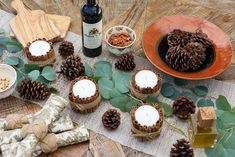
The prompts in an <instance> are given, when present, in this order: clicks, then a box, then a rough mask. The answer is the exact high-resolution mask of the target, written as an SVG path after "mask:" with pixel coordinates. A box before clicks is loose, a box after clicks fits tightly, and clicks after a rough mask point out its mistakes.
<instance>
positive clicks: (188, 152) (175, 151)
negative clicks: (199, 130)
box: [170, 139, 194, 157]
mask: <svg viewBox="0 0 235 157" xmlns="http://www.w3.org/2000/svg"><path fill="white" fill-rule="evenodd" d="M170 157H194V153H193V149H192V148H191V145H190V143H189V142H188V141H187V140H185V139H180V140H177V142H176V143H175V144H173V147H172V148H171V152H170Z"/></svg>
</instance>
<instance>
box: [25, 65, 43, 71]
mask: <svg viewBox="0 0 235 157" xmlns="http://www.w3.org/2000/svg"><path fill="white" fill-rule="evenodd" d="M24 68H25V72H26V73H29V72H31V71H33V70H39V69H40V68H39V66H38V65H36V64H25V65H24Z"/></svg>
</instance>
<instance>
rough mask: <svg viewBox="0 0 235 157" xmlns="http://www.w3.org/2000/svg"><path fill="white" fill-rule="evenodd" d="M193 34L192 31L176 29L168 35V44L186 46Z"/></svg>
mask: <svg viewBox="0 0 235 157" xmlns="http://www.w3.org/2000/svg"><path fill="white" fill-rule="evenodd" d="M191 36H192V33H190V32H186V31H182V30H180V29H174V30H173V31H172V32H170V33H169V34H168V36H167V41H168V45H169V46H170V47H172V46H180V47H184V46H185V45H187V43H188V42H190V38H191Z"/></svg>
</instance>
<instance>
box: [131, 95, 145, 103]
mask: <svg viewBox="0 0 235 157" xmlns="http://www.w3.org/2000/svg"><path fill="white" fill-rule="evenodd" d="M127 95H128V96H129V97H131V98H132V99H135V100H136V101H139V102H140V103H142V104H144V102H143V101H142V100H140V99H138V98H136V97H134V96H133V95H131V94H127Z"/></svg>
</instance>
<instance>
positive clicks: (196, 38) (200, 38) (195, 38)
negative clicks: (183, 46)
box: [191, 29, 213, 48]
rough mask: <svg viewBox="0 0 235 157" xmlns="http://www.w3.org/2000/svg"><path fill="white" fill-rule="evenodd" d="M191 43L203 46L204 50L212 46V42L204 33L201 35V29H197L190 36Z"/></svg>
mask: <svg viewBox="0 0 235 157" xmlns="http://www.w3.org/2000/svg"><path fill="white" fill-rule="evenodd" d="M191 41H192V42H199V43H201V44H202V45H204V46H205V48H208V47H210V46H212V45H213V41H212V40H211V39H210V38H208V36H207V35H206V34H205V33H203V32H202V30H201V29H197V30H196V31H195V33H193V34H192V38H191Z"/></svg>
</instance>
